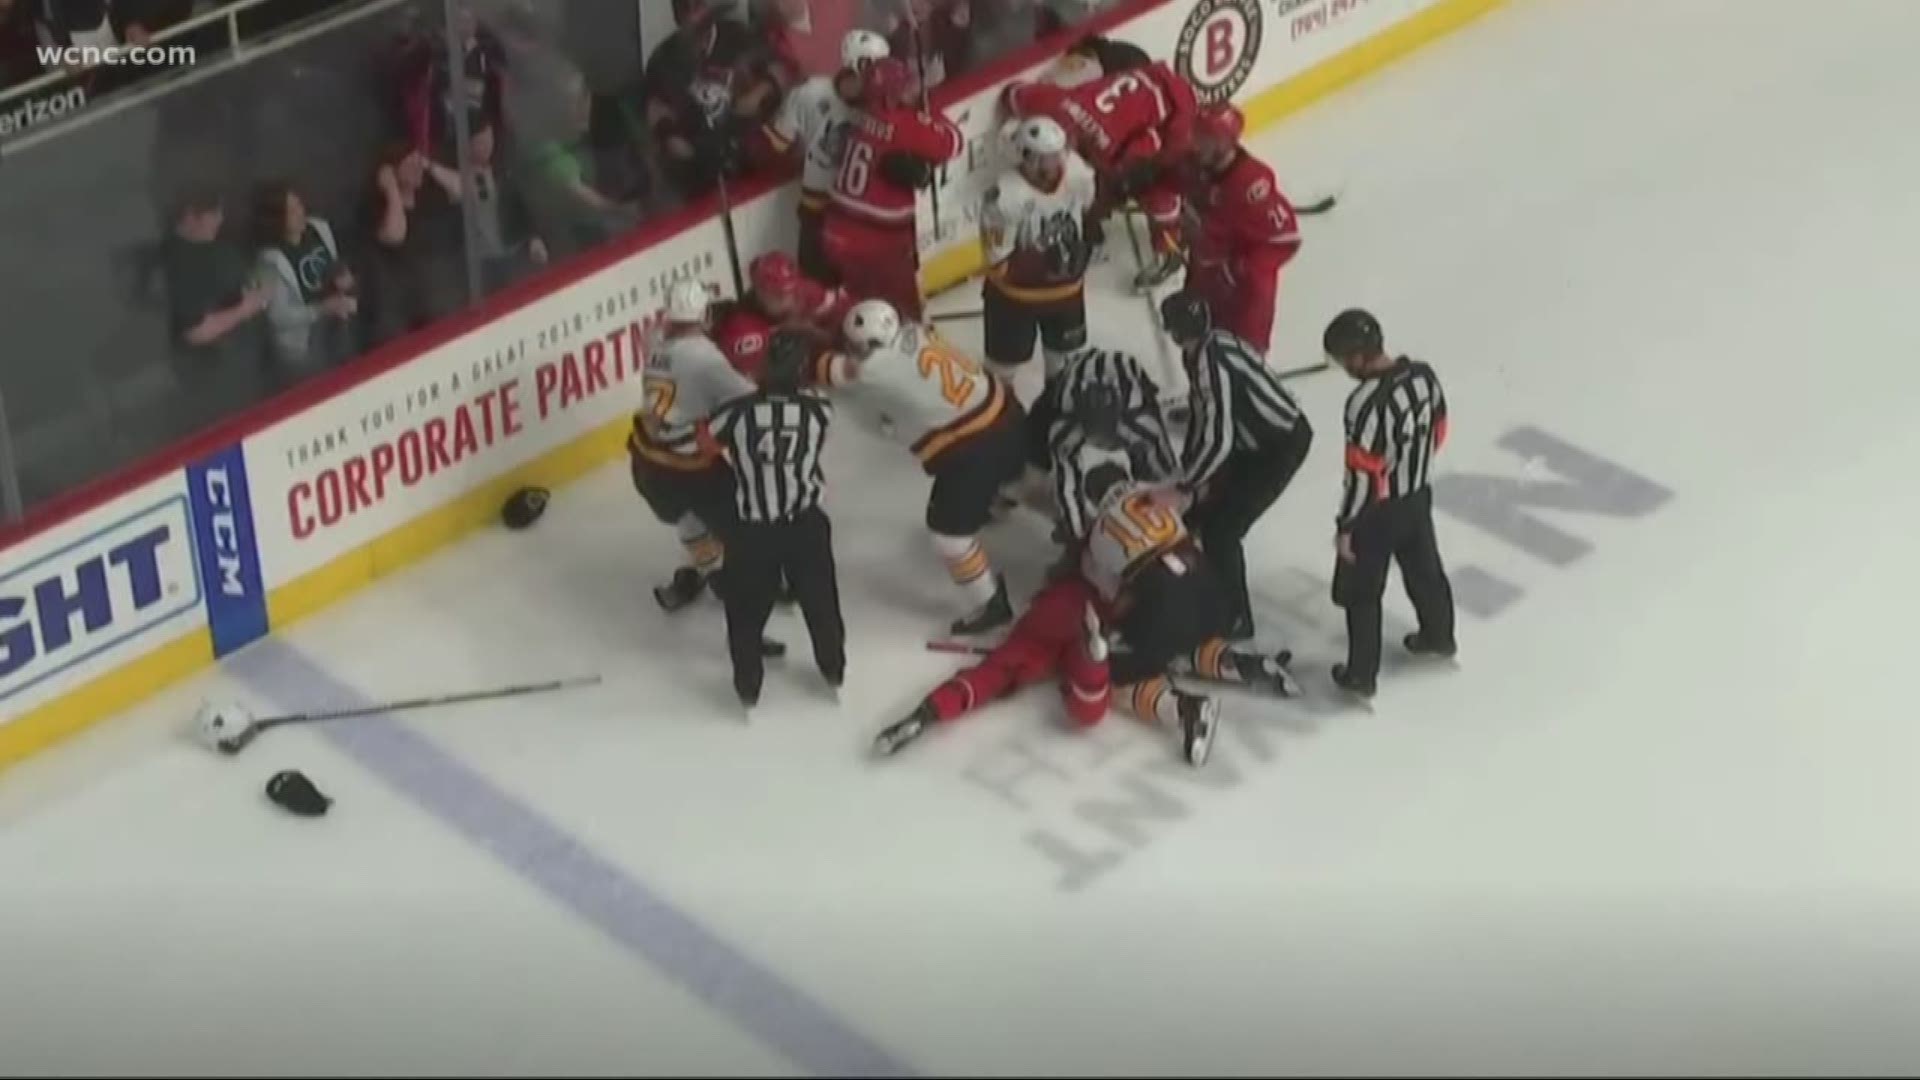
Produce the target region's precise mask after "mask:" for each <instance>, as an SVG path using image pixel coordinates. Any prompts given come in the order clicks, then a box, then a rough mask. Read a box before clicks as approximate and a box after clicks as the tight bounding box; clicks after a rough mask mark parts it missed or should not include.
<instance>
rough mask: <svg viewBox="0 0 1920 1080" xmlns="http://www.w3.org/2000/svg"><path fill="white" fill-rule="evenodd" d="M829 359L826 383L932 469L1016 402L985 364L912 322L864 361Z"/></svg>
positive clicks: (824, 375)
mask: <svg viewBox="0 0 1920 1080" xmlns="http://www.w3.org/2000/svg"><path fill="white" fill-rule="evenodd" d="M823 359H824V362H825V370H824V371H823V372H822V373H821V379H820V381H823V382H826V383H829V384H830V385H832V386H835V387H837V388H839V389H841V390H842V391H843V392H844V393H846V394H847V395H848V396H849V397H851V398H853V399H854V403H855V405H856V407H859V408H862V409H864V410H868V411H871V412H874V413H877V414H878V415H879V416H881V417H882V418H884V421H885V426H886V427H887V429H888V431H889V433H890V434H891V436H892V437H893V438H894V439H897V440H898V441H900V442H901V443H904V444H905V445H906V446H907V447H908V449H910V450H912V451H913V453H914V455H915V456H917V457H918V458H919V459H920V462H921V464H923V465H926V466H929V467H931V466H932V464H933V462H934V459H936V458H938V457H939V456H940V455H941V454H942V453H944V452H946V451H947V450H948V449H950V448H951V447H953V446H955V445H958V444H959V443H961V442H964V441H966V440H967V439H968V438H970V437H972V436H974V435H977V434H979V433H980V432H982V431H985V430H987V429H988V428H990V427H992V426H993V424H994V422H995V421H997V420H999V419H1000V417H1001V414H1003V413H1004V412H1006V410H1007V407H1008V404H1009V402H1011V401H1012V400H1013V399H1012V396H1011V393H1010V391H1009V390H1008V389H1007V385H1006V384H1005V383H1004V382H1002V381H1001V380H1000V379H999V378H998V377H996V376H995V375H994V374H993V373H992V372H989V371H987V370H986V369H985V368H983V367H982V366H981V365H980V364H979V362H978V361H976V360H974V359H973V358H972V357H970V356H968V355H966V354H965V353H963V352H961V351H960V350H959V349H956V348H954V347H953V346H952V345H950V344H948V343H947V342H946V341H945V340H943V339H942V338H941V337H940V336H939V335H938V334H935V333H934V332H932V331H931V330H927V329H925V328H924V327H921V326H917V325H913V324H908V325H906V326H904V327H902V328H901V331H900V337H899V338H898V339H897V340H895V341H894V343H893V344H891V345H887V346H883V347H881V348H878V349H875V350H874V351H873V352H872V353H870V354H868V355H867V357H866V358H865V359H864V360H855V359H853V358H852V357H849V356H846V355H844V354H837V353H836V354H829V355H827V356H826V357H824V358H823Z"/></svg>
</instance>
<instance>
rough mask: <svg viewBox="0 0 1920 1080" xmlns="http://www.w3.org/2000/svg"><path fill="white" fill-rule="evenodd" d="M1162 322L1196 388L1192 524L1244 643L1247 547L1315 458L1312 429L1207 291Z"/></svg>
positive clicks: (1174, 305) (1248, 619) (1249, 622)
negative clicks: (1225, 322) (1216, 310)
mask: <svg viewBox="0 0 1920 1080" xmlns="http://www.w3.org/2000/svg"><path fill="white" fill-rule="evenodd" d="M1160 323H1161V325H1162V326H1164V327H1166V330H1167V335H1168V336H1169V337H1171V338H1173V340H1174V343H1175V344H1177V345H1179V346H1180V354H1181V359H1182V361H1183V363H1184V365H1185V367H1186V372H1187V385H1188V387H1189V388H1190V389H1189V391H1188V397H1187V403H1188V406H1189V407H1190V408H1191V410H1192V419H1191V421H1190V422H1189V424H1188V426H1187V437H1186V444H1185V446H1184V448H1183V451H1182V453H1181V471H1182V483H1183V485H1184V486H1185V488H1186V489H1187V490H1188V491H1189V492H1192V493H1193V494H1194V496H1195V499H1196V501H1195V503H1194V506H1193V509H1192V510H1191V511H1189V512H1188V514H1187V520H1188V522H1189V523H1190V524H1192V526H1193V528H1194V530H1195V531H1196V532H1198V533H1199V534H1200V543H1201V545H1202V546H1203V547H1205V548H1206V551H1207V561H1208V562H1209V563H1211V564H1212V566H1213V568H1214V570H1215V572H1216V573H1217V574H1218V575H1219V577H1220V583H1221V585H1222V587H1223V588H1224V589H1225V591H1226V593H1227V601H1228V604H1229V606H1230V608H1231V611H1230V614H1231V615H1232V619H1231V621H1230V623H1229V629H1228V631H1227V635H1226V636H1227V638H1228V640H1230V641H1244V640H1246V639H1247V638H1250V637H1252V636H1253V605H1252V603H1251V601H1250V599H1249V597H1248V595H1247V559H1246V553H1245V552H1244V551H1243V550H1242V546H1243V545H1244V544H1245V542H1246V537H1247V533H1248V532H1249V531H1251V530H1252V528H1253V524H1254V522H1256V521H1258V520H1259V519H1260V516H1261V515H1262V514H1264V513H1266V512H1267V508H1268V507H1270V506H1272V505H1273V504H1274V502H1275V501H1276V500H1277V499H1279V498H1280V495H1281V493H1282V492H1284V491H1286V489H1287V485H1288V484H1290V483H1292V481H1293V477H1294V474H1295V473H1297V472H1299V471H1300V466H1301V464H1302V463H1303V462H1305V461H1306V459H1307V451H1308V450H1309V449H1310V448H1311V447H1312V445H1313V425H1312V424H1310V423H1308V421H1307V417H1306V413H1305V412H1303V411H1302V410H1301V408H1300V403H1299V402H1298V401H1296V400H1294V397H1293V395H1292V394H1291V393H1289V392H1288V391H1287V388H1286V384H1285V383H1282V382H1281V381H1280V375H1279V373H1278V372H1277V371H1275V370H1274V369H1273V368H1272V367H1271V366H1269V365H1268V364H1267V362H1266V359H1265V357H1263V356H1262V355H1261V354H1260V352H1259V351H1257V350H1256V349H1255V348H1254V347H1253V346H1252V345H1251V344H1249V343H1248V342H1246V341H1245V340H1243V339H1241V338H1240V337H1238V336H1236V335H1234V334H1233V333H1232V332H1231V331H1228V330H1222V329H1219V328H1216V327H1215V326H1214V325H1213V319H1212V316H1211V314H1210V313H1209V311H1208V309H1207V302H1206V300H1204V299H1202V298H1201V296H1200V295H1199V294H1198V293H1195V292H1188V291H1182V292H1178V293H1175V294H1173V295H1172V296H1169V297H1167V299H1166V300H1165V301H1163V302H1162V303H1161V305H1160Z"/></svg>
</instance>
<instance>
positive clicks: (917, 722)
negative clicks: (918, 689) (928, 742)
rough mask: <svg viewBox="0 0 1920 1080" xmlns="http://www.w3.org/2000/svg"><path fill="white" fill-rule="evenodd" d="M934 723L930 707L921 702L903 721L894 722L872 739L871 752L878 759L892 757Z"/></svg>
mask: <svg viewBox="0 0 1920 1080" xmlns="http://www.w3.org/2000/svg"><path fill="white" fill-rule="evenodd" d="M933 723H934V715H933V708H932V706H930V705H928V704H927V703H926V702H924V701H923V702H921V703H920V704H919V705H918V706H917V707H915V709H914V710H913V712H911V713H909V714H907V718H906V719H904V720H898V721H895V722H894V723H892V724H889V725H887V726H886V727H885V728H884V729H882V730H881V732H880V734H878V735H875V736H874V737H873V752H874V754H875V755H876V756H878V757H892V756H893V755H895V754H897V753H899V752H900V751H901V750H903V749H905V748H906V745H907V744H908V743H910V742H912V741H914V740H915V739H918V738H919V737H920V736H922V735H924V734H926V733H927V729H928V728H931V727H932V726H933Z"/></svg>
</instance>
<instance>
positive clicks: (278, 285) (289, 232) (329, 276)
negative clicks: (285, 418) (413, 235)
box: [253, 182, 360, 389]
mask: <svg viewBox="0 0 1920 1080" xmlns="http://www.w3.org/2000/svg"><path fill="white" fill-rule="evenodd" d="M253 227H254V236H255V238H256V241H257V242H258V244H259V255H258V257H257V259H256V260H255V263H254V280H255V282H256V284H257V285H259V286H260V287H262V288H265V289H267V290H268V292H269V298H268V302H267V324H268V327H269V330H270V334H271V336H270V338H269V354H270V355H271V357H272V360H273V364H272V371H273V376H274V381H275V383H276V387H275V388H276V389H278V388H279V387H283V386H289V385H292V384H293V383H295V382H298V381H299V380H301V379H304V378H306V377H308V376H310V375H317V374H319V373H320V372H322V371H325V370H326V369H328V368H330V367H333V366H335V365H338V364H341V363H344V362H345V361H346V360H347V359H349V358H350V357H352V355H353V353H354V337H355V334H354V317H355V316H356V315H357V314H358V313H359V310H360V304H359V300H358V299H357V297H356V293H357V291H358V282H356V281H355V280H354V277H353V272H352V271H351V270H349V269H348V268H347V264H346V261H345V259H343V258H342V257H341V254H340V245H339V243H338V241H336V240H335V239H334V235H333V227H332V226H331V225H329V224H327V222H326V220H325V219H323V218H318V217H314V216H312V215H309V214H308V213H307V207H306V204H305V203H304V202H302V201H301V199H300V195H299V193H298V192H296V191H294V189H293V186H292V185H290V184H286V183H278V182H275V183H268V184H264V185H262V186H261V188H260V190H259V193H258V195H257V196H256V198H255V200H254V217H253Z"/></svg>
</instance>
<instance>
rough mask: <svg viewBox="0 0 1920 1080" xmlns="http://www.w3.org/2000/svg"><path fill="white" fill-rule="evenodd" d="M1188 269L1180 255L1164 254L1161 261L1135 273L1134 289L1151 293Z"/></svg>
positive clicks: (1138, 291)
mask: <svg viewBox="0 0 1920 1080" xmlns="http://www.w3.org/2000/svg"><path fill="white" fill-rule="evenodd" d="M1184 269H1186V264H1185V263H1182V262H1181V261H1180V256H1178V255H1172V254H1168V255H1162V256H1160V261H1159V262H1157V263H1155V264H1154V265H1152V266H1149V267H1147V268H1146V269H1145V270H1142V271H1140V272H1139V273H1138V274H1135V275H1134V278H1133V291H1134V292H1136V293H1151V292H1153V291H1154V290H1155V289H1158V288H1159V287H1160V286H1162V285H1165V284H1166V283H1167V282H1169V281H1171V280H1173V276H1174V275H1175V274H1178V273H1179V272H1180V271H1182V270H1184Z"/></svg>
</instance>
